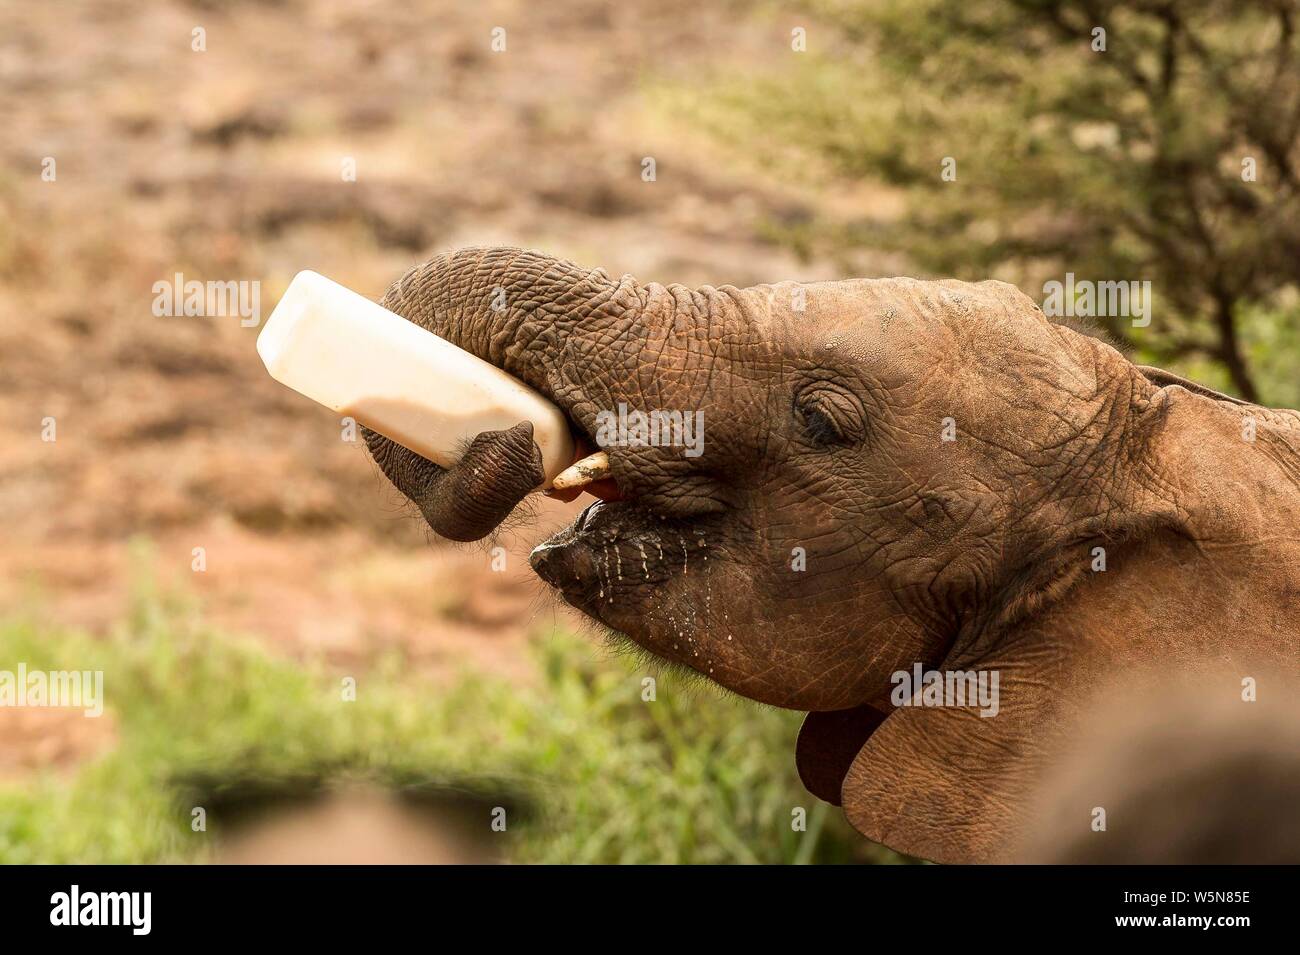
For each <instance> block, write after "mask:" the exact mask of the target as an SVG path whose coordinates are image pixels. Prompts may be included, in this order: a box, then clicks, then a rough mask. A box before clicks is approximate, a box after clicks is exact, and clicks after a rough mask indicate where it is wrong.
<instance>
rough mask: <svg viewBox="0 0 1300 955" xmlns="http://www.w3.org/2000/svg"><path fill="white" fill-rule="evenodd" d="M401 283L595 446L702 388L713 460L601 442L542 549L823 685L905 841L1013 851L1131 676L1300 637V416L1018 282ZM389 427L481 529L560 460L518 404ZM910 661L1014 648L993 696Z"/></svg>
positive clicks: (873, 804) (827, 755)
mask: <svg viewBox="0 0 1300 955" xmlns="http://www.w3.org/2000/svg"><path fill="white" fill-rule="evenodd" d="M498 288H499V289H504V291H505V301H506V303H507V304H506V307H505V308H504V309H503V310H500V311H494V310H493V309H492V307H491V304H492V301H493V297H494V293H495V292H496V290H497V289H498ZM383 304H384V305H385V306H387V307H388V308H390V309H392V310H394V311H396V312H397V313H398V314H401V315H403V316H405V317H406V318H408V319H410V320H411V321H413V322H416V323H418V324H420V325H423V326H424V327H426V328H429V329H431V330H433V331H435V332H437V333H438V334H440V335H442V336H443V337H445V338H447V339H449V340H451V341H452V342H454V343H456V344H457V345H459V346H461V347H462V348H465V349H468V350H469V351H471V352H473V353H475V354H477V355H479V356H481V357H483V358H485V359H487V360H488V361H490V362H492V363H493V364H495V365H497V366H499V367H501V368H504V369H505V370H506V371H508V372H510V373H511V374H513V375H516V376H517V377H519V378H520V379H522V380H524V381H525V382H527V383H528V384H530V385H532V386H533V387H534V388H536V389H538V390H539V391H541V392H542V393H543V394H545V395H547V396H548V397H550V398H551V399H552V400H554V401H555V402H556V403H557V404H558V405H559V406H560V407H561V408H562V409H563V410H564V411H565V412H566V413H567V414H568V415H569V417H570V419H571V421H572V423H573V426H574V428H575V431H576V432H577V433H579V434H580V435H582V436H585V438H586V441H587V443H588V444H589V445H591V446H593V447H594V446H595V431H596V427H595V420H596V415H597V413H598V412H599V411H601V410H613V409H616V408H617V407H618V405H619V404H620V402H622V403H626V404H627V405H628V406H629V407H630V408H633V409H641V410H644V411H651V410H655V409H666V410H672V409H676V410H681V411H683V412H691V411H695V410H697V409H698V410H702V411H703V412H704V431H705V446H704V453H703V454H702V455H701V456H699V457H696V458H690V457H687V456H685V455H684V454H683V453H682V449H681V448H666V447H641V448H620V447H613V448H609V449H608V450H609V451H610V457H611V463H612V469H613V479H614V481H615V483H616V484H617V487H618V491H619V493H620V495H621V498H622V499H621V500H616V501H613V502H611V503H601V504H597V505H594V506H593V507H591V508H588V509H587V510H586V511H585V512H584V513H583V515H582V516H580V517H579V519H578V520H577V522H576V523H575V525H574V526H573V527H571V528H569V529H567V530H565V531H563V532H561V533H560V534H558V535H557V536H556V537H554V538H552V540H550V541H549V542H547V543H546V544H544V545H543V546H541V547H539V548H538V549H537V550H536V551H535V552H534V555H533V558H532V560H533V566H534V568H535V569H536V570H537V572H538V574H539V575H540V576H541V577H542V578H544V579H545V580H546V581H547V582H549V583H550V584H552V585H553V586H555V587H556V588H558V589H559V591H560V593H561V594H562V595H563V597H564V599H566V600H567V601H568V602H569V603H571V604H573V605H574V606H576V607H578V608H580V609H581V610H583V611H585V612H586V613H587V614H589V615H590V616H592V617H593V618H595V619H596V620H599V621H601V622H602V623H604V624H606V625H607V626H608V627H610V628H612V629H613V630H615V631H618V632H620V633H622V634H625V635H626V636H627V637H628V638H630V639H631V640H633V641H635V642H636V643H637V644H639V645H640V646H641V647H644V648H645V649H647V650H649V651H650V652H652V653H654V654H656V655H658V656H659V657H662V658H664V659H666V660H669V661H674V662H676V663H679V664H682V665H685V666H687V667H690V668H691V669H694V670H696V671H698V672H700V673H701V674H703V675H705V676H707V677H708V678H709V679H711V680H714V681H716V682H717V683H719V684H721V685H722V686H724V687H727V688H729V689H731V690H733V691H735V692H737V693H739V694H741V695H743V696H747V697H750V698H753V699H755V700H760V701H762V702H765V703H769V704H774V705H777V706H782V707H791V708H795V709H800V710H808V711H813V712H812V715H811V716H810V717H809V720H808V722H807V723H805V728H804V732H803V734H802V735H801V738H800V741H799V760H800V770H801V772H802V774H803V776H804V779H805V781H806V783H807V784H808V785H809V788H810V789H812V791H813V792H814V793H815V794H817V795H819V796H821V797H822V798H825V799H828V800H830V801H832V802H836V803H842V804H843V805H844V807H845V810H846V812H847V813H848V815H849V818H850V819H851V820H852V821H853V823H854V824H855V825H856V826H857V827H858V828H859V829H860V830H861V831H862V832H863V833H865V834H866V835H868V836H869V837H871V838H873V839H876V840H879V841H882V842H885V843H886V844H888V845H891V846H893V847H894V848H897V849H900V850H902V851H906V852H911V853H915V854H918V855H922V856H925V857H927V858H931V859H936V860H940V861H982V860H994V859H1003V858H1009V857H1012V856H1013V854H1014V849H1013V848H1012V847H1014V846H1015V845H1016V844H1017V842H1018V839H1019V837H1020V835H1021V833H1022V831H1023V830H1024V828H1025V823H1026V819H1025V814H1026V813H1027V812H1028V811H1029V810H1028V802H1027V797H1028V795H1029V793H1030V792H1031V790H1032V789H1033V788H1034V786H1035V785H1036V781H1037V780H1038V778H1039V777H1040V775H1041V773H1042V771H1043V770H1044V767H1047V766H1050V765H1052V764H1053V763H1054V762H1055V761H1056V760H1057V759H1058V757H1059V756H1060V755H1061V754H1062V753H1063V752H1064V751H1065V750H1066V749H1068V747H1069V745H1070V741H1071V740H1072V739H1073V738H1074V737H1075V736H1077V735H1078V734H1077V732H1076V730H1077V726H1078V721H1079V720H1080V719H1081V718H1082V717H1083V715H1085V714H1086V711H1087V700H1088V698H1089V695H1090V693H1091V691H1092V690H1093V689H1094V688H1095V687H1097V686H1098V685H1100V684H1101V683H1103V682H1104V681H1105V680H1106V679H1108V678H1109V676H1110V675H1112V674H1114V673H1115V672H1123V673H1125V674H1126V675H1128V676H1130V677H1131V676H1132V674H1133V673H1135V672H1141V671H1142V670H1143V668H1158V669H1160V670H1162V671H1164V672H1170V671H1172V672H1175V673H1182V672H1194V671H1196V669H1197V667H1198V665H1199V661H1202V660H1205V659H1207V658H1213V659H1215V660H1216V661H1217V662H1219V663H1220V664H1225V663H1227V664H1232V663H1237V664H1239V665H1240V668H1242V669H1243V672H1244V668H1248V667H1258V668H1259V671H1258V672H1264V670H1265V669H1266V668H1268V667H1276V666H1279V665H1282V664H1283V662H1284V661H1294V648H1295V629H1294V624H1293V622H1292V619H1291V616H1290V615H1291V614H1292V613H1293V611H1294V604H1295V599H1296V595H1297V594H1298V593H1300V587H1298V586H1297V579H1296V571H1295V570H1294V568H1295V567H1296V566H1297V565H1300V561H1297V560H1296V559H1295V558H1296V557H1297V556H1300V553H1297V547H1296V538H1297V527H1300V520H1297V518H1298V516H1300V504H1298V502H1300V497H1298V495H1297V486H1298V484H1300V463H1298V462H1300V455H1298V454H1297V448H1300V440H1298V439H1297V435H1298V434H1300V431H1297V428H1298V427H1300V416H1296V415H1295V413H1294V412H1276V411H1269V410H1267V409H1261V408H1255V407H1254V406H1240V405H1238V404H1236V403H1233V402H1231V401H1230V400H1228V399H1225V398H1223V397H1222V396H1216V395H1214V394H1213V393H1209V392H1205V391H1204V389H1200V388H1198V387H1197V386H1194V385H1190V383H1186V382H1182V381H1181V380H1179V379H1175V378H1173V377H1172V376H1168V375H1166V374H1165V373H1163V372H1158V371H1155V370H1144V369H1141V368H1139V367H1137V366H1135V365H1133V364H1131V363H1130V362H1129V361H1128V360H1127V359H1125V358H1124V357H1123V356H1122V355H1120V354H1119V353H1117V352H1116V351H1115V350H1114V349H1112V348H1111V347H1109V346H1108V345H1106V344H1105V343H1103V342H1101V341H1099V340H1097V339H1095V338H1092V337H1088V336H1085V335H1081V334H1078V333H1076V332H1074V331H1072V330H1070V329H1068V328H1063V327H1061V326H1058V325H1055V324H1052V323H1051V322H1049V321H1048V320H1047V319H1046V318H1045V317H1044V316H1043V314H1042V313H1041V311H1039V309H1038V308H1037V307H1036V306H1035V305H1034V304H1033V303H1032V302H1031V301H1030V300H1029V299H1028V298H1026V297H1025V296H1024V295H1023V294H1022V293H1020V292H1019V291H1018V290H1017V289H1015V288H1014V287H1012V286H1009V285H1006V284H1003V283H999V282H981V283H978V284H968V283H962V282H955V281H944V282H922V281H915V280H910V279H881V280H867V279H862V280H850V281H843V282H825V283H814V284H808V285H799V284H797V283H788V282H787V283H781V284H777V285H770V286H757V287H754V288H749V289H736V288H732V287H727V286H724V287H721V288H710V287H704V288H699V289H686V288H682V287H680V286H667V287H665V286H661V285H655V284H641V283H639V282H637V281H635V280H634V279H632V278H631V277H624V278H622V279H619V280H614V279H611V278H609V277H608V276H606V275H605V273H604V272H601V271H599V270H595V271H593V270H588V269H584V268H580V267H578V266H576V265H573V264H571V263H568V262H563V261H560V260H556V259H553V258H551V257H548V256H545V255H542V254H540V253H536V252H527V251H520V250H516V249H470V250H463V251H460V252H456V253H453V254H449V255H445V256H441V257H439V258H437V259H435V260H433V261H431V262H429V263H427V264H425V265H423V266H420V267H418V268H416V269H413V270H412V271H411V272H409V273H408V274H407V275H405V276H404V277H403V278H402V279H401V280H400V281H399V282H398V283H397V284H396V285H395V286H394V287H393V288H392V289H390V290H389V292H388V294H387V295H386V296H385V298H384V300H383ZM1245 414H1249V415H1251V416H1253V417H1254V418H1255V419H1256V420H1257V424H1258V437H1257V438H1256V439H1255V440H1254V441H1252V442H1245V441H1243V439H1242V431H1241V422H1242V418H1243V415H1245ZM945 430H947V432H948V433H950V434H952V435H955V440H953V441H944V440H941V437H942V435H943V434H944V432H945ZM367 441H368V443H369V446H370V448H371V451H372V453H373V454H374V456H375V459H376V460H377V461H378V463H379V465H380V466H381V468H382V469H383V470H384V472H385V473H386V474H387V475H388V476H389V478H390V479H391V480H392V481H393V482H394V484H395V485H396V486H397V488H398V489H399V490H401V491H402V492H403V493H404V494H406V495H407V496H408V497H410V498H411V499H412V500H413V501H414V502H415V503H416V504H417V505H418V506H419V507H420V508H421V511H422V513H423V514H424V516H425V518H426V519H427V520H428V522H429V523H430V525H431V526H432V527H433V528H434V529H435V530H436V531H438V532H440V533H443V534H445V535H447V536H450V537H453V538H455V539H459V540H470V539H476V538H478V537H482V536H484V535H486V534H487V533H489V532H490V531H491V530H492V528H493V527H495V526H496V524H498V523H499V522H500V521H501V520H502V519H503V518H504V517H505V516H506V514H508V513H509V511H510V509H511V508H512V507H513V506H514V505H515V504H516V503H517V502H518V501H519V500H520V499H521V498H522V497H523V496H524V495H525V493H526V492H527V491H528V489H529V488H531V487H533V486H535V485H536V484H537V483H538V482H539V480H540V471H539V463H538V462H539V458H538V455H537V454H536V449H535V448H534V447H533V446H532V443H531V437H530V429H529V427H528V426H527V425H523V426H521V427H519V428H515V429H512V430H511V431H510V432H502V433H498V434H493V435H485V436H482V437H481V438H480V440H479V441H477V442H476V443H475V446H474V447H473V448H471V449H470V453H469V454H468V455H467V457H466V458H465V460H463V461H462V462H461V463H460V464H459V465H457V467H456V468H453V469H451V470H450V471H447V472H442V471H440V470H439V469H438V468H436V467H435V466H434V465H432V464H430V463H429V462H428V461H425V460H424V459H422V458H419V457H418V456H416V455H414V454H413V453H411V452H409V451H407V450H406V449H404V448H401V447H398V446H396V445H394V444H393V443H392V442H390V441H388V440H387V439H385V438H382V437H380V436H378V435H375V434H373V433H371V434H368V435H367ZM1225 488H1227V489H1231V490H1225ZM1098 546H1104V547H1105V548H1106V552H1107V554H1106V556H1107V568H1106V571H1105V572H1096V571H1095V570H1094V569H1093V562H1094V560H1095V553H1094V550H1093V549H1094V548H1095V547H1098ZM797 549H801V551H800V550H797ZM800 553H802V554H804V555H806V568H807V569H806V570H796V569H794V568H793V567H792V561H795V560H796V558H797V556H798V555H799V554H800ZM1210 580H1212V581H1213V585H1212V587H1207V586H1206V582H1207V581H1210ZM918 662H919V663H921V664H922V665H923V666H924V667H925V668H927V669H930V668H936V667H942V668H945V669H953V668H970V669H974V668H978V669H983V670H997V671H998V672H999V674H1000V678H1001V700H1000V710H999V714H998V716H997V717H994V718H982V717H981V716H980V715H979V713H978V711H977V710H975V709H972V708H960V707H947V708H920V707H915V708H913V707H909V708H895V707H894V706H892V705H891V703H890V699H889V697H890V692H891V690H892V689H893V686H894V685H893V682H892V681H891V677H892V675H893V674H894V673H895V672H896V671H910V670H911V669H912V666H913V664H914V663H918ZM1238 691H1239V687H1237V686H1230V687H1222V686H1220V687H1219V688H1218V690H1217V691H1216V692H1225V693H1236V692H1238ZM1081 825H1087V820H1086V819H1085V820H1083V821H1082V822H1081Z"/></svg>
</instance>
